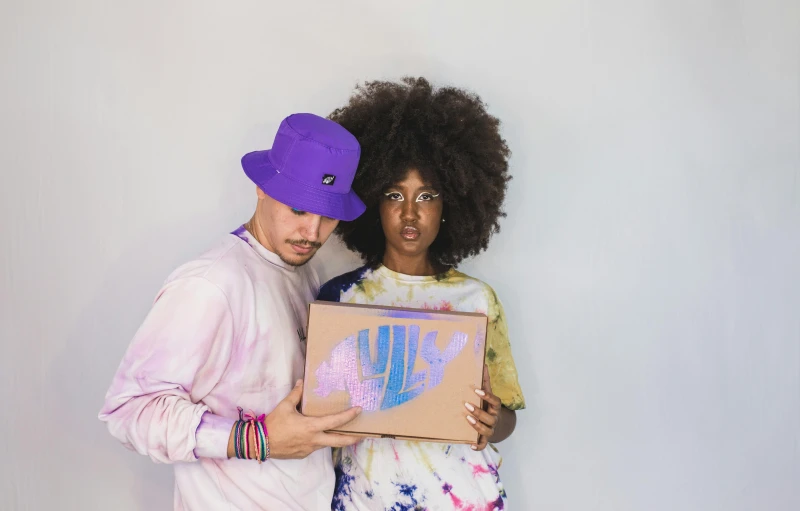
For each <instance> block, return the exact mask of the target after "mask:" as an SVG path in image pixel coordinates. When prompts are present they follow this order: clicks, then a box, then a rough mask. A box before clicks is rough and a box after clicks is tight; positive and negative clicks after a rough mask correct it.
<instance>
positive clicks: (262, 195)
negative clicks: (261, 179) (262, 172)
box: [256, 186, 267, 200]
mask: <svg viewBox="0 0 800 511" xmlns="http://www.w3.org/2000/svg"><path fill="white" fill-rule="evenodd" d="M256 194H257V195H258V200H261V199H263V198H264V197H266V196H267V194H266V193H264V190H262V189H261V188H260V187H258V186H256Z"/></svg>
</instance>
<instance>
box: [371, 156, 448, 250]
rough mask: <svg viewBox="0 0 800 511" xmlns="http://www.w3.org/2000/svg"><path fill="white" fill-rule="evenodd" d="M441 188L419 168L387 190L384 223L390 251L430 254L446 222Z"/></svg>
mask: <svg viewBox="0 0 800 511" xmlns="http://www.w3.org/2000/svg"><path fill="white" fill-rule="evenodd" d="M442 208H443V202H442V198H441V197H440V196H439V191H438V190H436V189H435V188H433V186H432V185H431V184H430V183H428V182H427V181H424V180H423V179H422V175H421V174H420V173H419V172H418V171H417V170H416V169H410V170H409V171H408V173H407V174H406V176H405V177H404V178H403V179H402V180H401V181H399V182H397V183H395V184H394V185H392V186H390V187H388V188H386V189H385V190H384V191H383V197H382V198H381V203H380V215H381V225H382V226H383V233H384V234H385V235H386V252H387V253H388V252H392V253H394V254H396V255H397V256H400V257H403V256H405V257H419V256H420V255H422V254H427V252H428V248H429V247H430V246H431V244H432V243H433V241H434V240H435V239H436V236H437V235H438V234H439V226H440V225H441V223H442Z"/></svg>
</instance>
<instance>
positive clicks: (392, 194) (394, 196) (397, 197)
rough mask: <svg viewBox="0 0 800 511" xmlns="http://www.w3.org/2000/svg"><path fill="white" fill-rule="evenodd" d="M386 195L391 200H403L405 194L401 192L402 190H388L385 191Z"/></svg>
mask: <svg viewBox="0 0 800 511" xmlns="http://www.w3.org/2000/svg"><path fill="white" fill-rule="evenodd" d="M384 195H385V196H386V198H387V199H389V200H396V201H398V202H403V200H404V199H403V194H401V193H400V192H387V193H384Z"/></svg>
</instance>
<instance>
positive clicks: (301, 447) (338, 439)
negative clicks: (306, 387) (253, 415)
mask: <svg viewBox="0 0 800 511" xmlns="http://www.w3.org/2000/svg"><path fill="white" fill-rule="evenodd" d="M302 397H303V380H298V381H297V383H296V384H295V386H294V388H293V389H292V391H291V392H290V393H289V395H288V396H286V399H284V400H283V401H281V402H280V403H278V406H276V407H275V409H274V410H273V411H272V413H270V414H269V415H267V419H266V422H267V429H268V430H269V450H270V457H271V458H276V459H297V458H305V457H306V456H308V455H309V454H311V453H312V452H314V451H316V450H317V449H322V448H323V447H345V446H347V445H353V444H354V443H356V442H358V441H359V440H361V438H360V437H357V436H349V435H340V434H338V433H325V431H328V430H331V429H336V428H338V427H341V426H344V425H345V424H347V423H348V422H350V421H352V420H353V419H355V418H356V417H358V414H360V413H361V407H354V408H350V409H349V410H345V411H344V412H339V413H335V414H333V415H326V416H324V417H306V416H305V415H302V414H301V413H300V412H298V411H297V405H298V404H300V398H302Z"/></svg>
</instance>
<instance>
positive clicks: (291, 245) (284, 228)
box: [256, 188, 339, 266]
mask: <svg viewBox="0 0 800 511" xmlns="http://www.w3.org/2000/svg"><path fill="white" fill-rule="evenodd" d="M256 217H257V219H258V229H257V230H256V231H257V232H256V238H257V239H258V241H259V242H260V243H261V244H262V245H264V248H266V249H267V250H269V251H270V252H273V253H275V254H277V255H278V257H280V258H281V260H282V261H283V262H285V263H286V264H290V265H292V266H302V265H304V264H306V263H307V262H308V261H310V260H311V258H312V257H314V254H316V253H317V250H319V248H320V247H321V246H322V245H323V244H324V243H325V242H326V241H327V240H328V237H329V236H330V235H331V233H332V232H333V230H334V229H335V228H336V225H337V224H338V223H339V221H338V220H335V219H333V218H328V217H326V216H320V215H315V214H313V213H307V212H305V211H299V210H296V209H293V208H291V207H290V206H287V205H286V204H283V203H281V202H278V201H276V200H275V199H273V198H272V197H270V196H269V195H267V194H266V193H264V192H263V191H262V190H261V189H260V188H259V189H258V207H257V208H256ZM258 231H260V232H258ZM261 238H263V239H261Z"/></svg>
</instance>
